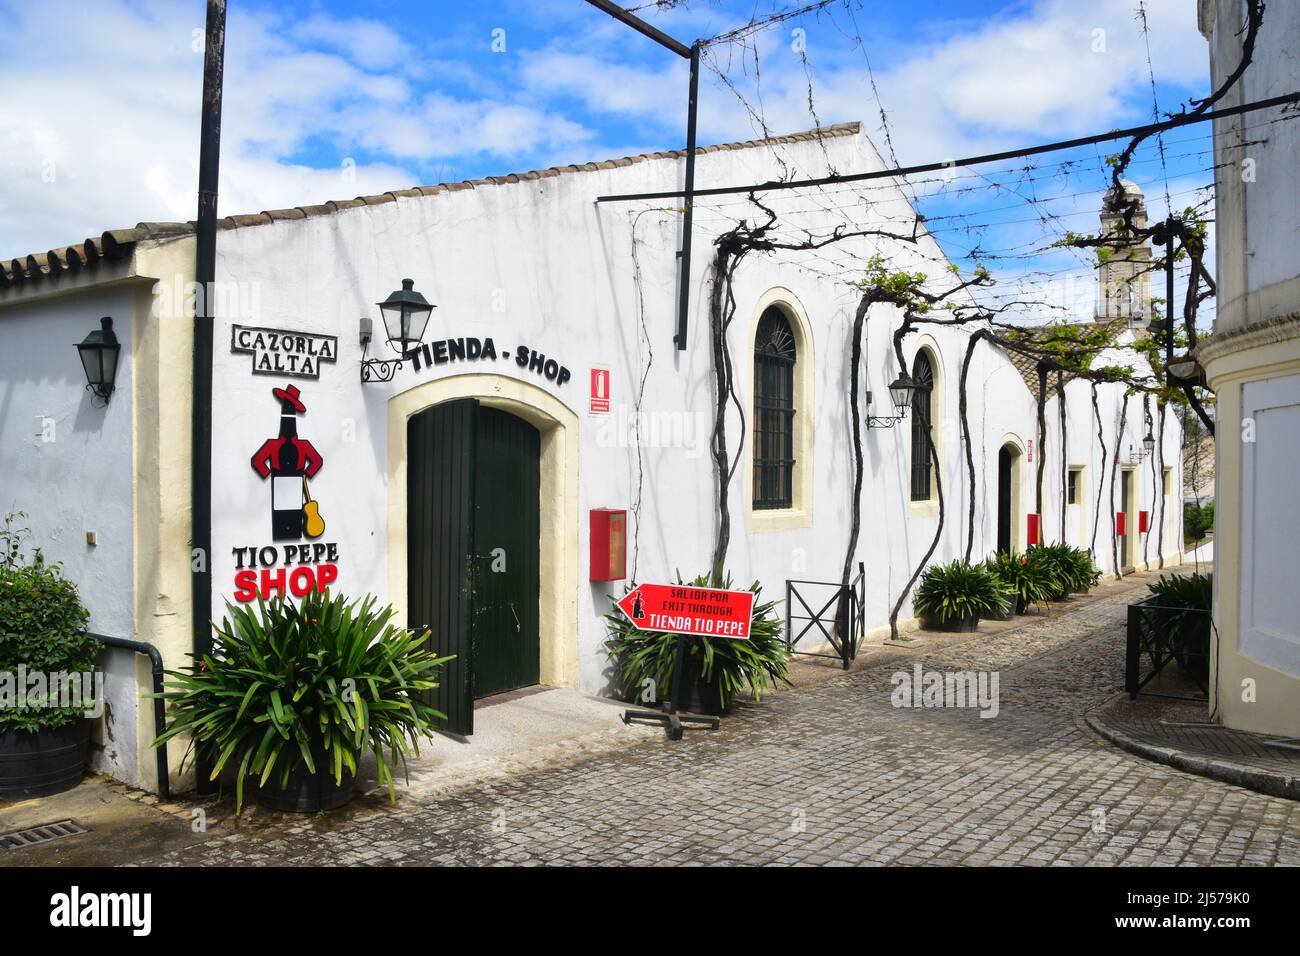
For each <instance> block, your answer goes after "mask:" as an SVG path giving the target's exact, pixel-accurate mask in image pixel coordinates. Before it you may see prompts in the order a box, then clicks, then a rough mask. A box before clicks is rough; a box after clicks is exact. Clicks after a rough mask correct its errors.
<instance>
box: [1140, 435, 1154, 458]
mask: <svg viewBox="0 0 1300 956" xmlns="http://www.w3.org/2000/svg"><path fill="white" fill-rule="evenodd" d="M1142 448H1143V449H1144V450H1145V451H1146V457H1147V458H1150V457H1151V456H1152V455H1153V454H1155V450H1156V436H1155V435H1153V434H1151V429H1150V428H1148V429H1147V437H1146V438H1143V439H1142Z"/></svg>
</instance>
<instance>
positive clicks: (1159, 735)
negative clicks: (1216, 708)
mask: <svg viewBox="0 0 1300 956" xmlns="http://www.w3.org/2000/svg"><path fill="white" fill-rule="evenodd" d="M1206 711H1207V708H1206V705H1205V704H1204V703H1200V704H1199V705H1196V706H1195V707H1188V706H1187V705H1184V704H1170V703H1169V702H1166V701H1161V700H1158V699H1157V700H1148V699H1144V698H1142V697H1139V698H1138V699H1137V700H1136V701H1128V700H1122V701H1116V702H1114V703H1112V704H1111V705H1109V706H1108V707H1106V708H1104V709H1102V710H1101V711H1099V712H1097V713H1094V714H1090V715H1089V716H1088V726H1090V727H1091V728H1092V729H1093V730H1095V731H1097V733H1099V734H1101V735H1102V736H1103V737H1105V738H1106V739H1107V740H1109V741H1110V742H1111V743H1113V744H1115V745H1116V746H1119V747H1123V748H1124V749H1125V750H1127V751H1129V752H1130V753H1135V754H1137V755H1139V756H1141V757H1145V758H1147V759H1148V760H1157V761H1159V762H1161V763H1166V764H1169V765H1170V766H1171V767H1177V768H1178V769H1179V770H1185V771H1187V772H1188V773H1196V774H1200V775H1202V776H1206V777H1213V778H1214V779H1216V780H1223V781H1226V782H1227V783H1234V784H1237V785H1238V786H1242V787H1248V788H1249V789H1251V790H1258V791H1260V792H1261V793H1269V794H1272V795H1274V796H1279V797H1289V798H1290V799H1292V800H1300V740H1294V739H1289V738H1280V737H1278V736H1276V735H1272V736H1270V735H1267V734H1254V733H1248V732H1246V731H1242V730H1232V729H1230V728H1228V727H1223V726H1221V725H1218V724H1211V723H1209V722H1208V721H1207V719H1206V718H1207V713H1206Z"/></svg>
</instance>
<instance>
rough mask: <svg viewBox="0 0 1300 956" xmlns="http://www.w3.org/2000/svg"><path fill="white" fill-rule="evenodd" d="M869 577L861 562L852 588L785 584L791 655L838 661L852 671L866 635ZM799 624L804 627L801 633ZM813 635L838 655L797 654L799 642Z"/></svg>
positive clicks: (817, 583)
mask: <svg viewBox="0 0 1300 956" xmlns="http://www.w3.org/2000/svg"><path fill="white" fill-rule="evenodd" d="M866 575H867V570H866V566H865V565H864V564H863V563H862V562H860V561H859V562H858V576H857V577H856V578H854V579H853V581H852V582H851V583H849V584H833V583H831V582H829V581H786V582H785V643H786V647H788V648H789V649H790V653H791V654H800V655H803V656H804V657H825V658H828V659H830V660H838V661H839V662H840V664H841V666H843V668H844V669H845V670H848V669H849V665H850V664H851V663H853V659H854V658H855V657H857V656H858V648H859V647H860V646H861V645H862V636H863V634H864V633H865V632H866V594H867V585H866ZM814 607H817V610H815V611H814V610H813V608H814ZM796 624H802V627H800V628H799V631H798V633H796V632H795V626H796ZM813 628H816V631H814V630H813ZM810 633H811V634H812V637H813V640H814V641H816V640H817V639H818V638H820V639H821V640H823V641H825V642H826V643H827V644H829V645H830V646H831V648H832V649H833V650H834V651H835V653H834V654H826V653H823V652H820V651H801V650H798V649H797V648H798V645H799V642H800V641H802V640H803V639H804V638H805V637H807V636H808V635H809V634H810ZM804 646H805V647H806V646H809V645H804Z"/></svg>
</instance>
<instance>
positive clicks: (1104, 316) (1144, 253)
mask: <svg viewBox="0 0 1300 956" xmlns="http://www.w3.org/2000/svg"><path fill="white" fill-rule="evenodd" d="M1121 187H1122V188H1123V195H1122V196H1121V195H1120V194H1119V193H1118V192H1117V191H1116V189H1115V187H1113V186H1112V187H1111V188H1110V189H1108V190H1107V191H1106V195H1105V197H1104V198H1103V199H1102V206H1101V235H1102V236H1103V237H1117V238H1118V237H1122V236H1123V235H1124V233H1125V222H1124V209H1125V207H1126V206H1128V205H1131V204H1132V203H1133V202H1134V201H1135V200H1136V202H1137V206H1136V208H1135V209H1134V211H1133V216H1132V223H1133V226H1134V228H1137V229H1144V228H1146V224H1147V206H1146V200H1145V198H1144V197H1143V195H1142V190H1141V189H1139V188H1138V187H1137V185H1136V184H1135V183H1131V182H1129V181H1128V180H1124V181H1123V182H1122V183H1121ZM1098 252H1099V255H1098V261H1097V279H1098V288H1099V295H1098V301H1097V321H1099V322H1114V321H1115V320H1117V319H1124V320H1125V321H1126V322H1127V323H1128V327H1129V328H1131V329H1145V328H1146V326H1147V323H1148V322H1149V321H1150V319H1151V246H1150V245H1149V244H1148V243H1146V242H1143V243H1142V244H1141V245H1137V246H1128V247H1120V248H1109V247H1102V248H1101V249H1099V250H1098Z"/></svg>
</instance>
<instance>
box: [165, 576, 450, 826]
mask: <svg viewBox="0 0 1300 956" xmlns="http://www.w3.org/2000/svg"><path fill="white" fill-rule="evenodd" d="M375 603H376V602H375V599H374V598H373V597H367V598H366V599H365V600H364V602H362V601H360V600H356V601H352V602H351V603H348V602H347V600H346V599H345V598H342V597H334V596H332V595H330V593H329V592H328V591H327V592H325V593H324V594H309V595H307V596H306V597H304V598H303V599H302V601H301V603H300V604H298V605H297V606H295V605H294V604H293V602H291V601H287V600H285V599H283V598H277V599H276V600H274V601H272V602H270V603H266V602H264V601H259V602H258V603H257V605H256V606H247V607H230V608H229V610H230V616H229V617H228V618H226V619H225V620H223V621H222V623H221V626H220V627H215V628H214V632H215V633H214V638H213V646H212V653H211V654H210V655H204V657H203V659H202V661H201V662H200V663H199V665H198V667H197V668H191V670H190V671H168V675H169V676H170V677H171V678H173V679H172V680H171V681H170V682H169V683H168V685H167V686H168V691H167V692H166V693H164V694H163V695H162V696H163V698H164V699H165V700H167V701H169V702H170V703H171V705H172V708H173V709H172V712H171V722H170V725H169V726H168V728H167V731H166V732H165V733H163V734H162V735H161V736H159V738H158V739H157V740H156V741H154V746H155V747H156V746H159V745H161V744H163V743H165V742H166V741H168V740H170V739H171V738H172V737H175V736H177V735H178V734H182V733H188V734H190V750H189V751H188V752H187V753H186V760H187V761H188V760H189V759H190V758H191V757H192V755H193V750H194V744H195V742H196V741H201V742H203V743H205V744H207V745H209V746H210V747H211V748H212V752H213V753H214V754H215V755H216V760H215V762H214V767H213V770H212V779H213V780H215V779H216V778H217V775H218V774H220V773H221V771H222V769H223V768H224V767H226V766H227V765H233V766H235V767H237V768H238V777H237V782H236V785H235V788H236V789H235V802H236V808H237V810H238V808H241V807H242V806H243V799H244V780H245V778H246V777H247V776H248V775H249V774H255V775H257V776H258V778H259V781H258V782H259V785H265V784H266V783H267V782H268V781H269V780H271V776H272V774H273V773H275V772H276V771H278V772H279V775H280V778H279V785H280V786H281V787H284V786H286V785H287V783H288V779H289V774H290V773H291V771H293V770H294V769H295V768H297V767H299V766H305V767H306V768H307V770H308V771H309V772H311V773H317V772H318V770H317V767H316V763H315V761H314V760H313V758H312V753H313V751H315V752H317V753H320V752H321V751H322V750H323V752H324V754H325V755H326V758H327V759H328V760H329V762H330V766H329V767H328V768H321V769H322V770H325V769H328V770H330V771H332V773H333V775H334V781H335V783H336V784H338V783H341V782H342V780H343V771H344V769H346V770H347V771H348V773H349V774H350V775H355V774H356V772H357V759H358V758H359V757H360V756H361V755H362V754H364V753H365V752H366V751H370V752H371V753H373V754H374V755H375V761H376V763H377V765H378V773H379V781H380V783H382V784H386V785H387V787H388V792H389V796H390V798H391V799H393V800H394V801H395V800H396V799H397V794H396V790H395V788H394V784H393V773H392V771H393V770H395V769H397V766H398V764H399V763H400V764H401V766H402V770H403V772H405V770H406V758H407V757H408V756H412V755H418V754H419V752H420V748H419V738H420V737H422V736H427V735H428V734H429V733H431V732H432V731H433V730H434V729H435V728H436V727H437V724H438V722H439V721H440V720H444V719H446V717H445V715H444V714H442V713H440V712H438V711H437V710H434V708H433V707H432V706H431V705H430V704H429V703H428V702H427V701H426V700H425V695H426V694H427V692H428V691H431V690H433V689H434V688H436V687H437V686H438V684H437V681H436V680H435V678H436V677H437V674H438V670H439V668H440V667H441V665H442V664H443V663H445V662H446V661H448V660H451V658H449V657H439V658H435V657H434V656H433V655H432V654H430V653H429V652H428V651H426V650H424V643H425V641H426V639H427V638H428V632H427V631H426V632H424V633H423V634H417V633H416V632H414V631H408V630H405V629H403V628H399V627H396V626H395V625H393V624H392V623H390V621H391V620H392V617H393V614H394V612H393V609H392V608H391V607H385V608H383V609H377V608H376V607H375Z"/></svg>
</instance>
